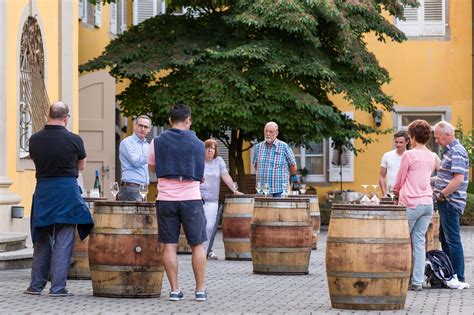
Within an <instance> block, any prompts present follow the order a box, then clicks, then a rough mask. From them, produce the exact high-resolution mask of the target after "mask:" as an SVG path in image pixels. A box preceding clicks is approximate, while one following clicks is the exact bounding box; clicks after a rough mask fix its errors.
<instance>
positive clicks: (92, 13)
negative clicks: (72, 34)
mask: <svg viewBox="0 0 474 315" xmlns="http://www.w3.org/2000/svg"><path fill="white" fill-rule="evenodd" d="M78 6H79V10H78V11H79V19H80V20H82V22H83V23H85V24H89V25H91V26H95V27H100V26H101V24H102V1H97V2H96V4H95V5H94V4H92V3H90V2H89V1H88V0H79V1H78Z"/></svg>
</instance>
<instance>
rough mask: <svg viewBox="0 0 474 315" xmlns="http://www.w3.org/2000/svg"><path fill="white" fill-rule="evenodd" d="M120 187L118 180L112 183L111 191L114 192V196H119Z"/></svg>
mask: <svg viewBox="0 0 474 315" xmlns="http://www.w3.org/2000/svg"><path fill="white" fill-rule="evenodd" d="M119 189H120V188H119V184H118V183H117V182H112V183H110V192H111V193H112V195H114V198H116V197H117V194H118V192H119Z"/></svg>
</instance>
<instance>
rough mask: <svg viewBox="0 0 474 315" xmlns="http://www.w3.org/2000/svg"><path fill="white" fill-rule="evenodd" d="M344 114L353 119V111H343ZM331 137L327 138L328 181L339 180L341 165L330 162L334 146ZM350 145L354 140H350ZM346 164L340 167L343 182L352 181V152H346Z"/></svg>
mask: <svg viewBox="0 0 474 315" xmlns="http://www.w3.org/2000/svg"><path fill="white" fill-rule="evenodd" d="M345 115H346V116H348V117H349V118H351V119H354V113H353V112H345ZM332 143H333V142H332V139H329V181H330V182H339V181H341V176H340V174H339V173H340V171H341V167H340V166H337V165H333V164H332V163H331V161H332V159H333V156H334V148H333V147H332ZM351 143H352V145H354V140H351ZM346 154H347V159H348V162H349V163H348V164H347V165H345V166H343V167H342V181H343V182H353V181H354V152H353V151H349V152H346Z"/></svg>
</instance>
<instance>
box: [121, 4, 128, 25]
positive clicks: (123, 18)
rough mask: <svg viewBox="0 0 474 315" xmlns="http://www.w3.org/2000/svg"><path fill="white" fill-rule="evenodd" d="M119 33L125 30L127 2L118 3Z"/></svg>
mask: <svg viewBox="0 0 474 315" xmlns="http://www.w3.org/2000/svg"><path fill="white" fill-rule="evenodd" d="M120 8H121V10H120V13H121V14H120V32H121V33H123V32H125V31H126V30H127V0H122V1H120Z"/></svg>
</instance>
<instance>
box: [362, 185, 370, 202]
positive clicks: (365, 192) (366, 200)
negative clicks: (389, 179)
mask: <svg viewBox="0 0 474 315" xmlns="http://www.w3.org/2000/svg"><path fill="white" fill-rule="evenodd" d="M361 186H362V188H364V196H362V198H361V199H360V204H361V205H368V204H369V203H370V198H369V197H368V196H367V187H369V185H365V184H364V185H361Z"/></svg>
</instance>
